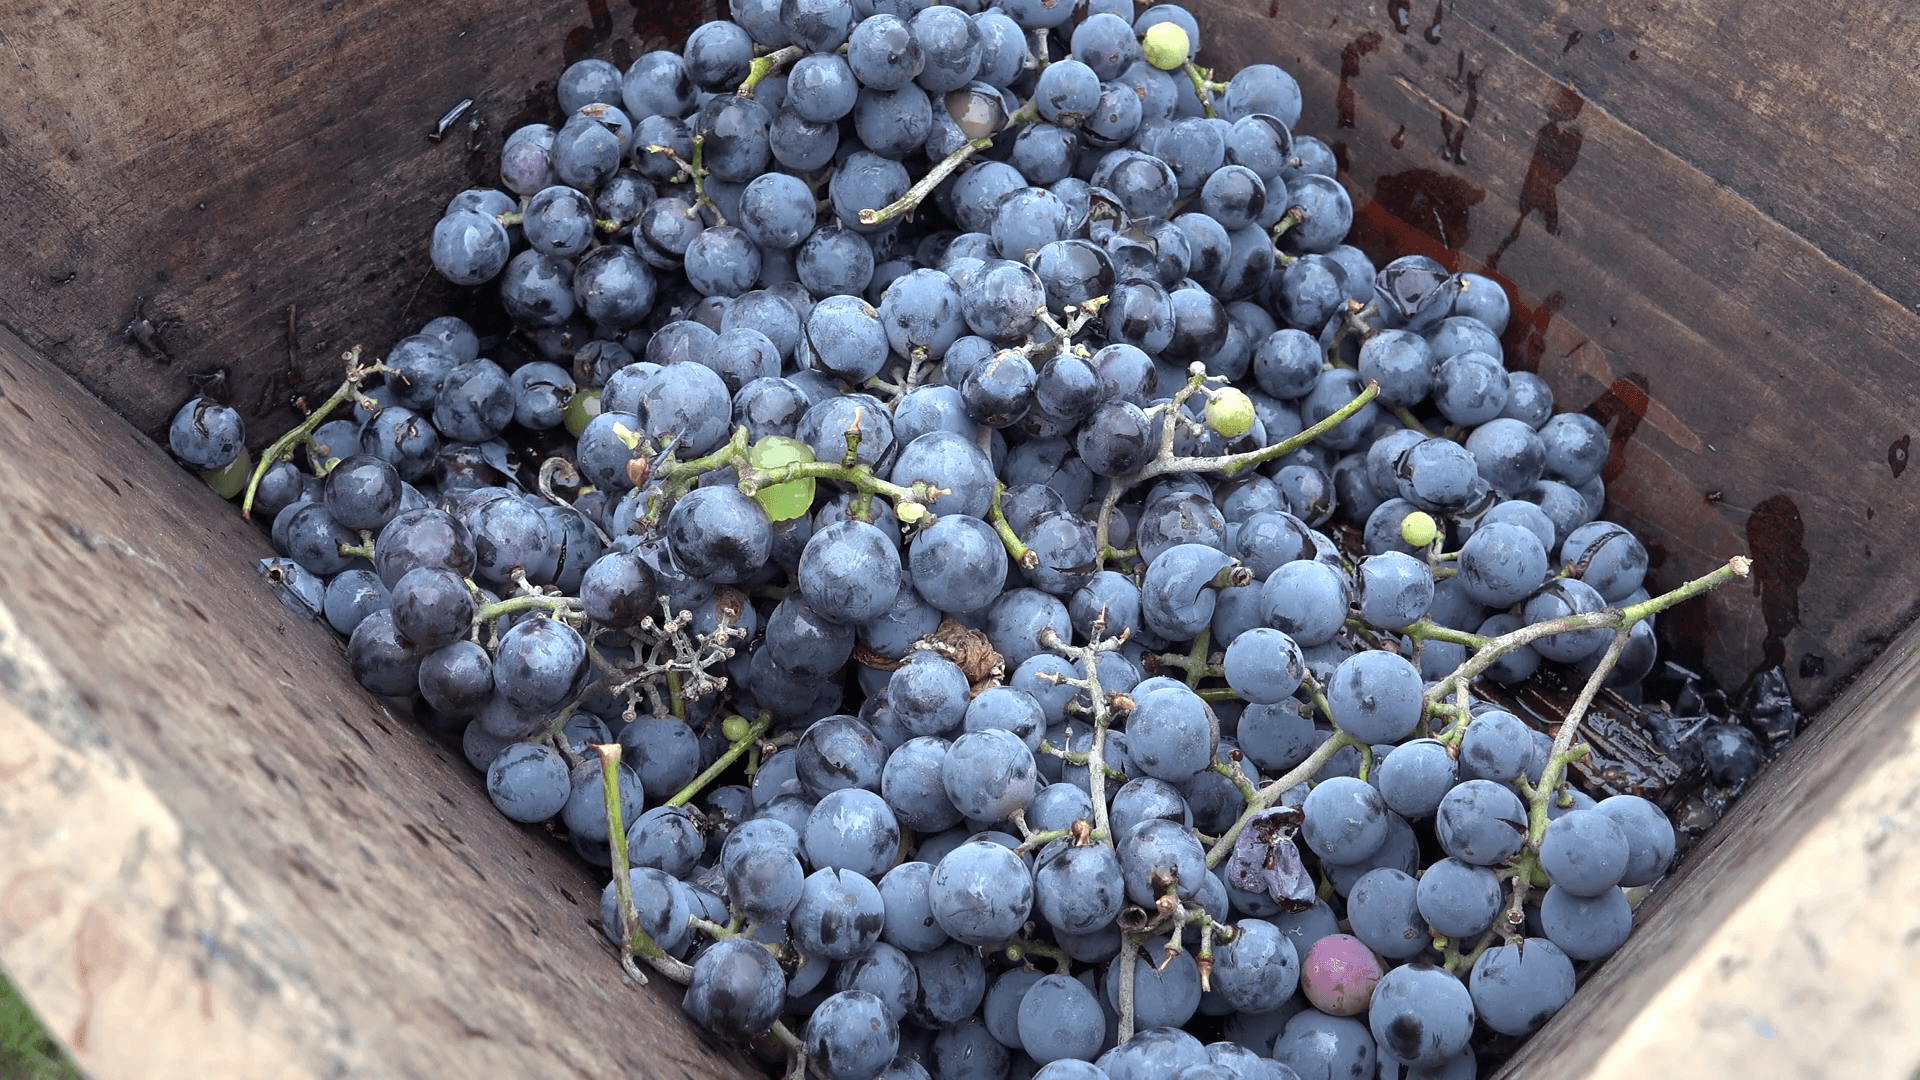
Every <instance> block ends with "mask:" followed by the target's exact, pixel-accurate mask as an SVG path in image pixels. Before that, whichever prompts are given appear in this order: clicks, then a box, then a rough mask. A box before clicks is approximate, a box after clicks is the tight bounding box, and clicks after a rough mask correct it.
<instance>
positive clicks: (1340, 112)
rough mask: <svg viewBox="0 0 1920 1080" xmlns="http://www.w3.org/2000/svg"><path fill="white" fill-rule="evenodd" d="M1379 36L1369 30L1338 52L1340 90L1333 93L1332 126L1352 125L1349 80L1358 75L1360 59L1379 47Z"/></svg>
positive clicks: (1351, 101) (1351, 100)
mask: <svg viewBox="0 0 1920 1080" xmlns="http://www.w3.org/2000/svg"><path fill="white" fill-rule="evenodd" d="M1380 41H1381V38H1380V34H1379V33H1378V32H1377V31H1374V30H1369V31H1367V32H1366V33H1364V34H1361V35H1360V36H1359V37H1357V38H1354V39H1353V40H1352V41H1349V42H1347V47H1346V48H1344V49H1342V50H1340V88H1339V89H1338V90H1337V91H1335V92H1334V96H1333V105H1334V116H1335V119H1334V126H1336V127H1343V128H1350V127H1352V126H1353V125H1354V101H1353V87H1352V85H1350V83H1349V80H1351V79H1352V78H1353V77H1354V76H1356V75H1358V74H1360V58H1361V57H1363V56H1365V55H1367V54H1368V53H1370V52H1372V51H1373V50H1375V49H1377V48H1379V47H1380Z"/></svg>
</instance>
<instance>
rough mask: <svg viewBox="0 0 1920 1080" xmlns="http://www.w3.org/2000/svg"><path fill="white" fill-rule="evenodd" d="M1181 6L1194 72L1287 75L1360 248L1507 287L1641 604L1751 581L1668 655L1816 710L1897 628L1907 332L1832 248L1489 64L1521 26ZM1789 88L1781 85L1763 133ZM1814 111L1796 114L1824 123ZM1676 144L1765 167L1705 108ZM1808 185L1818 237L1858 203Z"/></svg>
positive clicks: (1284, 6) (1909, 610)
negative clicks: (1599, 444) (1628, 558)
mask: <svg viewBox="0 0 1920 1080" xmlns="http://www.w3.org/2000/svg"><path fill="white" fill-rule="evenodd" d="M1193 6H1194V7H1195V9H1196V10H1197V11H1198V13H1199V16H1200V19H1201V23H1202V26H1203V27H1205V28H1206V30H1205V33H1204V41H1203V49H1204V54H1203V56H1204V58H1205V59H1206V60H1207V61H1208V62H1210V63H1213V64H1216V65H1218V66H1219V67H1220V68H1221V69H1222V70H1223V71H1231V70H1236V69H1238V68H1239V67H1240V66H1242V65H1244V64H1247V63H1254V62H1262V61H1266V62H1277V63H1280V64H1283V65H1285V66H1286V67H1288V69H1289V70H1291V71H1293V72H1294V73H1295V74H1296V76H1297V77H1298V78H1299V80H1300V82H1301V84H1302V87H1303V90H1304V93H1305V97H1306V113H1305V115H1304V117H1303V119H1302V121H1301V124H1300V129H1301V130H1302V131H1304V132H1311V133H1319V134H1321V135H1323V136H1324V137H1325V138H1326V139H1328V141H1329V142H1332V143H1334V144H1335V146H1336V150H1337V152H1338V154H1339V156H1340V158H1341V160H1342V161H1343V162H1344V163H1345V167H1344V169H1343V173H1342V180H1343V182H1344V183H1345V184H1346V186H1347V188H1348V190H1349V191H1350V192H1351V193H1352V194H1353V196H1354V201H1355V204H1356V207H1357V213H1358V223H1357V225H1356V228H1355V234H1354V235H1355V238H1356V242H1358V243H1360V244H1361V245H1362V246H1366V247H1370V248H1371V249H1373V250H1376V251H1387V252H1391V253H1394V254H1398V253H1404V252H1408V251H1422V252H1425V253H1427V254H1431V255H1433V256H1435V257H1437V258H1440V259H1442V260H1443V261H1445V262H1447V263H1448V264H1449V265H1451V266H1454V267H1456V268H1459V269H1463V270H1487V269H1489V268H1491V269H1492V270H1493V271H1494V272H1495V273H1496V274H1497V275H1499V276H1500V277H1501V278H1502V279H1503V280H1504V281H1505V282H1507V283H1508V284H1509V286H1510V291H1511V292H1512V293H1513V295H1514V296H1515V299H1516V308H1515V315H1514V321H1513V324H1512V326H1511V327H1510V328H1509V331H1508V335H1507V339H1506V346H1507V353H1508V358H1509V361H1510V363H1512V364H1514V365H1516V366H1519V367H1524V368H1529V369H1533V370H1537V371H1538V372H1539V373H1540V374H1541V375H1542V376H1543V377H1544V378H1546V379H1547V380H1548V382H1549V383H1550V385H1552V387H1553V389H1554V391H1555V394H1556V396H1557V400H1558V407H1560V408H1562V409H1573V410H1583V411H1586V412H1588V413H1589V414H1591V415H1594V416H1596V417H1597V418H1598V419H1600V420H1601V421H1602V422H1603V423H1604V424H1605V425H1606V426H1607V427H1608V430H1609V432H1610V434H1611V436H1612V438H1613V442H1614V457H1613V459H1612V460H1611V461H1610V462H1609V465H1608V469H1607V472H1606V473H1605V476H1606V477H1607V478H1608V480H1609V488H1608V495H1609V499H1610V502H1611V503H1612V515H1613V516H1614V517H1616V518H1618V519H1619V520H1622V521H1625V522H1627V523H1628V524H1630V525H1632V526H1633V527H1634V528H1635V529H1636V531H1639V532H1640V533H1641V535H1643V536H1645V537H1647V538H1648V539H1649V547H1650V549H1651V551H1652V554H1653V557H1654V572H1653V574H1652V581H1653V583H1654V584H1656V585H1658V586H1664V587H1670V586H1672V585H1674V584H1677V583H1679V582H1680V581H1682V580H1685V579H1686V578H1688V577H1692V576H1695V575H1697V574H1700V573H1703V572H1705V571H1706V570H1708V569H1710V568H1711V567H1712V566H1714V565H1715V564H1718V563H1720V562H1722V561H1724V560H1725V559H1726V558H1727V557H1728V556H1730V555H1734V554H1739V553H1743V552H1748V553H1751V554H1752V555H1753V556H1754V558H1755V570H1756V573H1755V578H1754V585H1753V586H1752V587H1751V589H1750V590H1732V589H1729V590H1722V591H1721V592H1719V593H1716V594H1714V595H1713V596H1712V597H1711V598H1710V599H1709V600H1708V601H1707V602H1705V603H1700V604H1694V605H1687V606H1685V607H1683V608H1680V609H1676V610H1675V611H1673V612H1670V613H1669V614H1668V615H1667V616H1665V617H1664V619H1663V626H1662V633H1663V636H1664V637H1665V638H1667V639H1668V640H1669V642H1670V643H1671V644H1672V645H1674V646H1676V647H1677V654H1678V655H1679V656H1681V657H1682V658H1683V659H1688V660H1692V661H1694V662H1698V663H1703V664H1704V665H1705V666H1706V667H1707V668H1708V669H1709V670H1711V671H1712V672H1713V674H1715V675H1716V676H1717V677H1718V678H1720V680H1721V681H1722V682H1723V683H1726V684H1727V685H1729V686H1732V687H1736V688H1737V687H1739V686H1740V685H1742V684H1743V683H1744V682H1745V680H1746V678H1747V677H1748V675H1749V674H1750V673H1751V672H1753V671H1755V670H1757V669H1759V668H1760V667H1762V666H1764V665H1765V664H1766V663H1769V662H1780V663H1784V665H1785V667H1786V671H1787V675H1788V677H1789V680H1790V682H1791V685H1792V687H1793V690H1794V693H1795V696H1796V698H1797V699H1798V700H1800V701H1801V702H1802V703H1803V704H1805V705H1811V704H1813V703H1816V702H1819V701H1821V700H1824V699H1825V698H1826V697H1827V696H1828V695H1829V694H1830V693H1831V692H1832V691H1833V689H1834V688H1835V687H1836V686H1838V685H1840V684H1842V683H1843V682H1844V681H1845V680H1846V679H1847V678H1849V677H1851V676H1853V675H1855V674H1857V673H1858V672H1859V671H1860V670H1861V669H1862V668H1863V667H1864V665H1865V664H1866V663H1867V662H1868V661H1869V660H1871V659H1872V657H1873V656H1874V655H1876V654H1877V653H1878V652H1879V651H1880V650H1881V649H1882V648H1884V647H1885V646H1886V644H1887V643H1888V642H1890V641H1891V640H1892V639H1893V637H1894V635H1895V634H1896V633H1897V632H1898V631H1899V629H1900V628H1901V627H1903V626H1905V625H1907V624H1909V623H1910V622H1912V621H1913V619H1914V617H1915V615H1916V613H1917V612H1920V608H1917V607H1916V604H1915V598H1914V596H1913V595H1912V594H1911V593H1910V591H1908V590H1902V589H1891V588H1887V587H1886V586H1887V582H1888V581H1889V580H1898V579H1900V578H1902V577H1910V576H1911V575H1912V574H1913V573H1914V572H1916V570H1920V566H1916V560H1920V552H1916V549H1915V548H1914V547H1913V545H1912V544H1911V543H1910V542H1909V538H1910V537H1911V536H1912V535H1914V530H1915V528H1916V527H1920V500H1915V499H1914V498H1912V497H1911V494H1910V493H1909V492H1908V490H1907V489H1908V488H1910V487H1911V485H1912V484H1913V483H1914V482H1915V480H1914V478H1906V479H1902V476H1901V473H1903V472H1904V469H1905V453H1904V448H1905V447H1906V446H1907V445H1908V443H1906V442H1902V440H1903V439H1909V438H1910V436H1911V433H1912V431H1913V430H1914V428H1915V427H1916V426H1920V421H1917V420H1916V417H1920V362H1917V361H1916V359H1915V357H1917V356H1920V318H1916V317H1915V315H1914V314H1913V313H1912V312H1911V311H1909V310H1908V309H1907V308H1906V307H1904V306H1903V305H1902V304H1901V303H1900V302H1899V301H1897V300H1896V299H1894V298H1893V297H1892V296H1890V295H1889V294H1888V293H1887V292H1886V291H1883V290H1882V289H1880V288H1877V287H1875V285H1874V283H1873V282H1872V281H1869V280H1867V279H1866V278H1865V277H1863V276H1862V274H1861V272H1860V271H1859V270H1858V269H1856V268H1854V267H1852V266H1850V265H1848V264H1846V263H1843V262H1840V261H1837V260H1836V256H1841V257H1848V254H1849V253H1848V252H1847V251H1846V250H1843V249H1842V247H1841V246H1840V245H1837V244H1833V245H1830V246H1831V247H1832V251H1831V252H1829V251H1828V250H1825V249H1823V248H1822V246H1820V244H1819V243H1816V240H1818V239H1819V237H1815V238H1814V239H1809V237H1808V236H1803V235H1801V234H1799V233H1797V232H1796V231H1795V229H1794V227H1793V223H1789V222H1784V221H1782V220H1781V219H1778V218H1776V217H1774V216H1771V215H1770V214H1769V213H1768V212H1766V210H1765V209H1764V208H1763V207H1761V206H1759V205H1756V204H1755V203H1754V202H1753V201H1751V200H1750V199H1748V198H1745V197H1743V196H1742V195H1741V194H1740V192H1738V191H1737V190H1735V189H1734V188H1733V187H1730V186H1728V185H1729V183H1730V182H1731V181H1728V180H1724V179H1722V177H1721V175H1720V172H1719V171H1714V172H1708V171H1703V167H1705V166H1712V167H1713V168H1715V169H1716V170H1719V169H1720V165H1718V164H1716V163H1715V160H1714V159H1711V158H1709V157H1706V156H1704V155H1701V154H1698V153H1696V156H1697V157H1700V164H1699V165H1696V164H1695V163H1694V162H1693V161H1692V160H1691V159H1689V158H1688V157H1687V156H1686V154H1685V153H1683V152H1682V151H1688V150H1689V149H1690V148H1689V147H1687V146H1682V147H1681V148H1680V150H1678V151H1677V150H1675V149H1672V148H1670V147H1669V146H1668V145H1667V144H1666V143H1664V142H1661V141H1658V140H1657V139H1656V138H1654V137H1651V136H1650V135H1649V134H1647V133H1646V132H1642V131H1640V130H1636V129H1635V127H1633V126H1631V125H1630V124H1628V123H1626V122H1623V120H1622V118H1621V117H1618V116H1615V115H1614V114H1613V113H1612V112H1610V111H1609V110H1608V109H1607V108H1606V107H1605V106H1604V105H1603V104H1602V103H1600V102H1596V101H1592V100H1589V98H1588V97H1587V96H1586V95H1585V94H1584V92H1583V90H1582V88H1581V87H1580V86H1579V84H1577V83H1576V84H1571V85H1569V84H1565V83H1562V82H1560V81H1559V75H1560V72H1559V71H1558V70H1549V69H1547V68H1543V67H1542V66H1541V63H1539V62H1536V59H1535V58H1534V57H1532V56H1530V55H1528V54H1526V53H1525V52H1524V51H1523V50H1521V49H1520V48H1519V47H1518V46H1515V45H1510V44H1509V43H1508V41H1507V33H1508V32H1509V31H1510V30H1511V28H1510V27H1508V26H1507V24H1508V23H1509V21H1511V22H1512V23H1513V24H1514V25H1515V26H1517V25H1518V24H1519V22H1520V14H1521V12H1522V10H1523V9H1524V10H1529V11H1530V10H1531V7H1530V6H1529V5H1528V4H1524V3H1502V4H1492V5H1476V6H1475V8H1474V11H1475V15H1474V17H1473V18H1472V19H1471V20H1468V19H1459V20H1454V19H1452V18H1451V15H1450V12H1451V8H1449V9H1448V12H1447V13H1440V12H1437V11H1435V10H1434V9H1432V8H1431V7H1430V5H1424V4H1416V5H1414V7H1415V8H1417V9H1418V10H1409V9H1408V8H1407V6H1406V5H1404V4H1401V5H1398V9H1399V10H1400V11H1401V12H1404V13H1405V15H1404V17H1403V18H1402V19H1401V20H1400V21H1399V22H1398V24H1397V23H1396V18H1395V15H1394V10H1393V9H1394V8H1395V7H1396V5H1387V6H1386V7H1380V6H1375V5H1362V4H1355V5H1342V6H1340V7H1338V8H1336V9H1334V13H1332V14H1329V13H1327V9H1326V8H1325V7H1324V6H1322V5H1315V4H1307V3H1305V2H1304V0H1271V2H1270V3H1267V4H1253V5H1240V4H1230V3H1225V2H1223V0H1198V2H1196V3H1195V4H1194V5H1193ZM1763 6H1767V7H1771V5H1763ZM1694 7H1699V8H1706V7H1712V8H1713V9H1715V10H1721V9H1722V7H1723V6H1721V5H1706V4H1699V5H1694ZM1727 10H1730V9H1727ZM1742 10H1743V11H1744V10H1745V8H1743V9H1742ZM1649 17H1650V18H1651V17H1652V16H1649ZM1729 17H1731V16H1729ZM1435 18H1440V19H1441V20H1442V21H1441V23H1440V29H1439V32H1438V33H1434V32H1433V31H1432V29H1431V23H1432V21H1433V20H1434V19H1435ZM1402 27H1404V30H1403V29H1402ZM1483 27H1485V28H1483ZM1496 28H1497V29H1500V30H1501V31H1502V32H1501V33H1500V34H1498V35H1496V34H1495V33H1494V32H1492V31H1493V29H1496ZM1529 32H1530V33H1532V32H1533V31H1529ZM1429 38H1432V39H1433V40H1429ZM1529 40H1532V39H1529ZM1730 48H1731V47H1730V46H1721V45H1719V44H1718V43H1717V42H1712V41H1709V42H1706V43H1703V44H1699V45H1698V46H1697V50H1698V52H1699V56H1698V58H1696V61H1695V63H1697V64H1699V65H1705V66H1706V67H1708V68H1711V69H1714V70H1722V71H1724V70H1728V69H1730V68H1731V67H1732V66H1733V65H1734V62H1735V59H1734V56H1733V55H1732V54H1731V53H1730V52H1727V50H1728V49H1730ZM1716 49H1719V50H1720V51H1719V52H1716ZM1722 53H1727V54H1726V55H1722ZM1781 55H1782V54H1781V53H1780V52H1779V50H1775V49H1769V50H1767V51H1766V52H1765V53H1764V54H1758V53H1756V54H1752V55H1745V57H1744V60H1743V61H1742V62H1745V63H1749V64H1754V65H1762V66H1764V64H1765V63H1774V64H1776V66H1777V65H1779V64H1783V63H1785V61H1784V60H1782V59H1781ZM1716 64H1717V65H1718V67H1717V68H1716V67H1715V65H1716ZM1874 72H1881V73H1882V74H1883V75H1884V77H1885V80H1886V81H1885V82H1883V83H1880V84H1877V85H1872V86H1858V85H1856V87H1855V91H1856V92H1858V93H1861V94H1865V95H1878V96H1880V97H1882V98H1886V99H1888V100H1893V101H1901V102H1904V103H1906V104H1907V105H1908V106H1911V105H1912V104H1913V103H1915V102H1916V101H1917V100H1920V93H1916V91H1915V89H1914V87H1913V86H1912V85H1911V83H1910V81H1904V80H1902V79H1897V78H1895V77H1894V75H1893V74H1892V73H1891V72H1887V71H1884V70H1883V68H1882V67H1875V68H1871V69H1869V70H1868V71H1867V72H1865V73H1864V74H1866V75H1872V74H1873V73H1874ZM1627 81H1628V76H1627V74H1624V73H1623V74H1621V75H1620V76H1619V77H1618V78H1617V79H1616V80H1615V83H1614V84H1613V89H1612V90H1610V93H1613V94H1616V95H1620V94H1626V93H1627V91H1626V90H1625V89H1624V85H1625V83H1626V82H1627ZM1802 81H1804V80H1802ZM1798 85H1801V82H1796V81H1794V80H1785V81H1781V82H1779V83H1778V84H1777V86H1778V88H1777V89H1776V91H1775V96H1774V99H1773V100H1775V101H1776V104H1777V107H1778V108H1779V109H1781V110H1787V108H1788V107H1787V105H1786V104H1784V102H1785V101H1786V99H1787V97H1788V96H1789V90H1790V89H1791V88H1792V87H1794V86H1798ZM1635 93H1639V94H1642V95H1643V96H1645V95H1647V94H1653V93H1657V89H1656V90H1643V91H1635ZM1808 95H1809V96H1808V97H1807V98H1806V100H1804V101H1802V102H1800V103H1799V104H1798V105H1795V106H1794V108H1795V109H1798V110H1800V111H1799V112H1798V113H1796V115H1811V114H1812V113H1813V112H1814V111H1816V110H1817V109H1818V108H1819V100H1820V99H1819V97H1818V96H1817V95H1813V94H1812V91H1808ZM1697 122H1698V123H1699V124H1700V125H1701V126H1703V127H1705V128H1708V129H1711V130H1713V131H1717V132H1718V138H1719V140H1720V141H1719V142H1718V143H1715V145H1716V146H1720V147H1722V148H1723V149H1725V151H1726V152H1727V153H1729V154H1742V153H1744V154H1747V155H1748V156H1747V158H1745V159H1743V160H1745V161H1747V162H1748V164H1749V166H1750V167H1752V168H1760V167H1761V165H1759V164H1754V162H1756V161H1758V160H1760V158H1761V157H1762V156H1763V155H1764V154H1765V153H1766V152H1768V151H1766V150H1765V149H1764V148H1765V146H1767V145H1771V144H1769V143H1768V142H1767V139H1763V138H1759V137H1756V138H1755V139H1753V140H1747V139H1745V138H1743V137H1742V136H1743V132H1744V130H1745V129H1744V128H1742V127H1739V126H1738V125H1740V124H1742V123H1747V121H1743V120H1742V119H1741V118H1740V117H1738V116H1732V115H1729V114H1727V112H1726V110H1722V111H1721V112H1719V113H1708V114H1706V115H1703V116H1700V117H1698V118H1697ZM1674 123H1675V124H1676V125H1678V124H1679V121H1674ZM1701 137H1702V138H1705V137H1707V136H1701ZM1776 137H1777V133H1770V134H1769V135H1768V136H1767V138H1776ZM1726 168H1727V169H1728V170H1731V168H1732V167H1731V166H1727V167H1726ZM1804 175H1806V176H1808V177H1817V184H1818V185H1821V186H1819V187H1817V189H1816V190H1813V191H1811V192H1809V193H1807V195H1806V197H1805V198H1804V199H1801V200H1799V201H1800V202H1801V203H1803V204H1807V205H1809V206H1810V205H1812V204H1813V203H1818V204H1821V205H1828V204H1831V205H1830V208H1829V209H1828V210H1825V211H1822V212H1824V213H1832V214H1840V213H1843V212H1844V213H1851V212H1853V211H1852V209H1851V207H1852V206H1853V204H1855V203H1858V202H1859V201H1861V200H1862V199H1865V198H1866V197H1867V196H1866V195H1864V194H1863V193H1862V192H1861V191H1859V190H1858V189H1855V188H1854V187H1852V186H1851V183H1850V181H1849V177H1850V175H1851V174H1849V173H1846V172H1835V171H1833V170H1830V169H1827V168H1826V167H1825V165H1824V163H1822V165H1821V167H1820V168H1819V169H1818V170H1817V171H1813V170H1812V169H1811V165H1810V167H1809V170H1808V171H1806V172H1805V173H1804ZM1809 212H1812V211H1811V210H1809Z"/></svg>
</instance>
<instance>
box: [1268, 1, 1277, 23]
mask: <svg viewBox="0 0 1920 1080" xmlns="http://www.w3.org/2000/svg"><path fill="white" fill-rule="evenodd" d="M1279 17H1280V0H1267V18H1269V19H1277V18H1279Z"/></svg>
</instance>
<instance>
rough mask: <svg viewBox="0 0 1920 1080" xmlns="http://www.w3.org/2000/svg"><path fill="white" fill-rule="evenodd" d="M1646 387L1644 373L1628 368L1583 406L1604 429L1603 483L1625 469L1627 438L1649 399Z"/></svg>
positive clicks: (1609, 481)
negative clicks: (1604, 458)
mask: <svg viewBox="0 0 1920 1080" xmlns="http://www.w3.org/2000/svg"><path fill="white" fill-rule="evenodd" d="M1647 390H1648V384H1647V377H1646V376H1645V375H1642V374H1640V373H1639V372H1637V371H1629V372H1627V373H1626V374H1625V375H1623V376H1621V377H1620V378H1618V379H1615V380H1613V385H1612V386H1609V387H1607V389H1606V390H1605V391H1603V392H1602V393H1601V395H1600V396H1599V397H1597V398H1595V399H1594V401H1593V404H1591V405H1589V406H1587V407H1586V409H1585V410H1583V411H1584V412H1585V413H1586V414H1587V415H1588V416H1591V417H1593V418H1594V419H1595V420H1598V421H1600V426H1601V427H1604V428H1607V429H1608V430H1607V444H1608V449H1607V463H1606V464H1605V465H1604V466H1602V467H1601V469H1600V479H1601V480H1603V481H1605V482H1606V483H1609V484H1611V483H1613V482H1614V480H1616V479H1618V478H1619V476H1620V474H1621V472H1622V471H1624V470H1625V469H1626V451H1627V442H1628V441H1629V440H1631V439H1632V438H1633V433H1634V432H1635V431H1638V430H1639V428H1640V421H1642V420H1644V419H1646V416H1647V406H1648V404H1650V403H1651V401H1652V398H1651V396H1650V395H1649V394H1648V392H1647Z"/></svg>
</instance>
